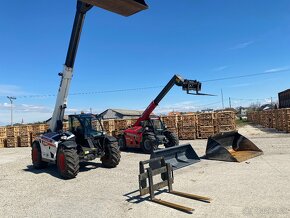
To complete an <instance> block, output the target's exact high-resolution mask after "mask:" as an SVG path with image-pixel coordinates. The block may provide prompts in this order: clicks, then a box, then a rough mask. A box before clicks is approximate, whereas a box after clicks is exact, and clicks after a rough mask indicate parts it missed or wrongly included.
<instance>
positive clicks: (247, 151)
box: [203, 131, 263, 162]
mask: <svg viewBox="0 0 290 218" xmlns="http://www.w3.org/2000/svg"><path fill="white" fill-rule="evenodd" d="M261 154H263V151H262V150H261V149H259V148H258V147H257V146H256V145H255V144H254V143H253V142H252V141H250V140H249V139H247V138H246V137H244V136H243V135H241V134H239V133H238V132H237V131H231V132H224V133H219V134H216V135H213V136H211V137H209V138H208V141H207V146H206V152H205V156H203V158H205V159H209V160H221V161H230V162H242V161H245V160H248V159H250V158H253V157H256V156H259V155H261Z"/></svg>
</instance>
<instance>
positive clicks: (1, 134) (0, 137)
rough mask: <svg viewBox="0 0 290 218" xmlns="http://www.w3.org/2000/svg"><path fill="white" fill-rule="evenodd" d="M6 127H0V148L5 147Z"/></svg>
mask: <svg viewBox="0 0 290 218" xmlns="http://www.w3.org/2000/svg"><path fill="white" fill-rule="evenodd" d="M6 143H7V139H6V127H0V148H4V147H6V146H7V145H6Z"/></svg>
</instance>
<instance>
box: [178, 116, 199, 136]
mask: <svg viewBox="0 0 290 218" xmlns="http://www.w3.org/2000/svg"><path fill="white" fill-rule="evenodd" d="M180 118H181V119H179V120H178V123H177V126H178V137H179V139H187V140H189V139H191V140H193V139H196V124H197V123H196V121H197V120H196V119H197V118H196V114H188V115H187V114H186V115H182V116H180Z"/></svg>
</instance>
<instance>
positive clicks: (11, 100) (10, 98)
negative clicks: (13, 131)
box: [7, 96, 16, 126]
mask: <svg viewBox="0 0 290 218" xmlns="http://www.w3.org/2000/svg"><path fill="white" fill-rule="evenodd" d="M7 98H8V99H9V100H10V106H11V126H13V100H16V98H15V97H12V96H7Z"/></svg>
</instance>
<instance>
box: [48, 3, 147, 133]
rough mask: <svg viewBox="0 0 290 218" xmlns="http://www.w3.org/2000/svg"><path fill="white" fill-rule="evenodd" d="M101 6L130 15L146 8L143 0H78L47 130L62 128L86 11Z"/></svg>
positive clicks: (55, 130) (54, 130)
mask: <svg viewBox="0 0 290 218" xmlns="http://www.w3.org/2000/svg"><path fill="white" fill-rule="evenodd" d="M93 6H97V7H101V8H103V9H106V10H109V11H112V12H114V13H117V14H120V15H123V16H126V17H127V16H130V15H133V14H135V13H137V12H139V11H142V10H145V9H147V8H148V6H147V5H146V3H145V1H144V0H78V1H77V11H76V14H75V19H74V24H73V30H72V33H71V38H70V43H69V48H68V51H67V55H66V61H65V65H64V69H63V71H62V72H61V73H59V76H61V82H60V87H59V90H58V94H57V99H56V104H55V108H54V112H53V115H52V118H51V121H50V125H49V130H50V131H52V132H57V131H59V130H62V127H63V125H62V122H63V117H64V112H65V109H66V107H67V96H68V92H69V87H70V83H71V79H72V75H73V67H74V63H75V59H76V54H77V50H78V45H79V41H80V37H81V32H82V28H83V23H84V20H85V16H86V13H87V12H88V11H89V10H90V9H91V8H92V7H93Z"/></svg>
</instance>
